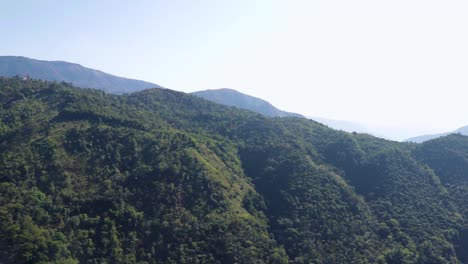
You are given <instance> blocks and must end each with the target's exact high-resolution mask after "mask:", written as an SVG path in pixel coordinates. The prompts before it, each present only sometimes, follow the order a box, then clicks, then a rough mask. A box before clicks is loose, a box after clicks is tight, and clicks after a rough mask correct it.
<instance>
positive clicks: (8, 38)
mask: <svg viewBox="0 0 468 264" xmlns="http://www.w3.org/2000/svg"><path fill="white" fill-rule="evenodd" d="M8 2H9V3H2V9H1V10H0V24H1V25H2V26H1V27H0V34H1V35H2V36H4V37H3V38H2V41H1V42H0V54H1V55H22V56H27V57H32V58H37V59H46V60H66V61H71V62H77V63H80V64H82V65H84V66H87V67H90V68H96V69H100V70H103V71H105V72H109V73H113V74H116V75H121V76H126V77H131V78H138V79H143V80H147V81H152V82H155V83H157V84H160V85H163V86H165V87H168V88H172V89H175V90H181V91H186V92H189V91H195V90H201V89H213V88H221V87H229V88H234V89H236V90H239V91H241V92H245V93H247V94H251V95H254V96H257V97H260V98H263V99H266V100H268V101H270V102H271V103H273V104H274V105H275V106H277V107H279V108H281V109H284V110H288V111H292V112H298V113H301V114H304V115H309V116H321V117H326V118H335V119H342V120H352V121H358V122H361V123H366V124H369V123H370V124H376V125H385V126H393V127H398V128H404V129H406V130H407V131H406V132H407V133H409V134H415V135H416V134H419V133H432V132H439V131H447V130H451V129H455V128H457V127H460V126H463V125H468V107H467V103H466V101H467V95H468V92H467V90H468V48H467V47H468V15H467V14H468V1H466V0H464V1H462V0H458V1H456V0H444V1H442V0H440V1H433V0H405V1H402V0H392V1H380V0H369V1H363V0H354V1H349V0H341V1H335V0H320V1H314V0H304V1H300V0H258V1H254V0H199V1H196V0H185V1H182V0H165V1H162V0H160V1H154V0H146V1H123V0H122V1H116V0H114V1H110V0H105V1H104V0H102V1H94V0H83V1H73V2H72V1H58V0H57V1H51V0H44V1H33V0H31V1H21V0H20V1H8Z"/></svg>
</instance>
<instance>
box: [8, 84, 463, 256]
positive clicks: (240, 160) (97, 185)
mask: <svg viewBox="0 0 468 264" xmlns="http://www.w3.org/2000/svg"><path fill="white" fill-rule="evenodd" d="M0 107H1V108H0V147H1V149H2V151H1V152H0V193H1V197H2V198H3V199H1V200H0V220H1V221H0V251H1V252H2V254H0V255H1V256H6V257H3V258H4V259H1V260H2V262H5V263H35V262H40V261H43V262H47V261H51V262H52V261H63V262H64V261H68V262H69V263H76V262H78V261H79V262H94V263H104V262H107V263H138V262H140V263H142V262H146V263H288V262H289V263H460V262H459V261H458V260H457V255H456V253H455V250H454V248H460V244H459V243H460V240H457V234H459V232H461V231H462V230H463V228H462V227H463V221H464V216H463V215H461V214H459V210H458V208H457V205H456V203H454V202H453V201H452V200H451V199H450V197H449V195H448V193H447V190H446V188H445V187H444V186H443V184H442V183H441V181H440V180H439V178H438V175H436V174H435V173H434V171H433V170H430V169H428V168H427V166H425V165H424V163H422V162H419V161H418V159H415V158H414V157H413V152H412V151H413V148H414V145H411V144H401V143H397V142H391V141H385V140H382V139H378V138H374V137H371V136H366V135H359V134H348V133H345V132H340V131H335V130H332V129H329V128H328V127H326V126H323V125H321V124H319V123H316V122H314V121H310V120H307V119H304V118H268V117H265V116H262V115H258V114H255V113H252V112H250V111H243V110H239V109H235V108H231V107H225V106H222V105H218V104H214V103H210V102H208V101H206V100H202V99H199V98H196V97H194V96H190V95H186V94H183V93H178V92H174V91H170V90H166V89H153V90H147V91H143V92H139V93H135V94H129V95H123V96H116V95H109V94H105V93H103V92H99V91H94V90H88V89H75V88H73V87H71V86H69V85H67V84H56V83H55V84H54V83H47V82H40V81H30V80H28V81H23V80H21V79H18V78H16V79H15V78H13V79H4V78H0ZM459 256H461V255H460V254H459Z"/></svg>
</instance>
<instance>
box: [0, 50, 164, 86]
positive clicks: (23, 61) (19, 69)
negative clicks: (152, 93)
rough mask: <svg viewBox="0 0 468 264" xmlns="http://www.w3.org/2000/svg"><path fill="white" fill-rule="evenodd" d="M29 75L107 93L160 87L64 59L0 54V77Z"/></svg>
mask: <svg viewBox="0 0 468 264" xmlns="http://www.w3.org/2000/svg"><path fill="white" fill-rule="evenodd" d="M15 75H19V76H25V75H29V76H30V77H31V78H34V79H41V80H46V81H59V82H60V81H65V82H69V83H73V84H74V85H75V86H79V87H82V88H95V89H100V90H103V91H105V92H108V93H114V94H122V93H129V92H135V91H141V90H144V89H148V88H162V87H161V86H159V85H157V84H154V83H150V82H145V81H140V80H134V79H129V78H123V77H118V76H115V75H112V74H108V73H105V72H102V71H99V70H94V69H90V68H86V67H84V66H82V65H80V64H77V63H71V62H67V61H46V60H37V59H31V58H27V57H23V56H11V55H10V56H0V76H4V77H12V76H15Z"/></svg>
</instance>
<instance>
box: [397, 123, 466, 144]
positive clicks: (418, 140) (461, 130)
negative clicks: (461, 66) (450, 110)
mask: <svg viewBox="0 0 468 264" xmlns="http://www.w3.org/2000/svg"><path fill="white" fill-rule="evenodd" d="M450 134H461V135H465V136H468V126H464V127H461V128H459V129H457V130H455V131H452V132H447V133H441V134H433V135H422V136H418V137H413V138H409V139H407V140H405V141H407V142H414V143H422V142H424V141H428V140H431V139H435V138H440V137H444V136H447V135H450Z"/></svg>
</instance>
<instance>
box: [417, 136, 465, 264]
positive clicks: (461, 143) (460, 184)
mask: <svg viewBox="0 0 468 264" xmlns="http://www.w3.org/2000/svg"><path fill="white" fill-rule="evenodd" d="M467 150H468V137H466V136H462V135H459V134H453V135H450V136H447V137H443V138H438V139H434V140H429V141H426V142H424V143H423V144H420V145H418V146H417V147H416V148H415V149H414V151H413V153H414V155H415V157H417V158H418V159H419V160H420V161H421V162H423V163H425V164H427V165H428V166H429V167H430V168H431V169H433V170H434V172H435V173H436V174H437V175H439V176H440V181H441V182H442V184H443V185H444V186H445V187H446V188H447V190H448V191H449V193H450V197H451V199H452V201H453V203H454V204H456V205H457V206H458V208H459V211H460V213H461V214H463V216H464V218H465V222H464V227H463V230H462V231H461V232H460V233H459V235H458V239H459V243H458V247H457V252H458V254H459V256H460V259H461V260H462V262H463V263H468V250H467V248H468V222H467V219H468V151H467Z"/></svg>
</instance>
